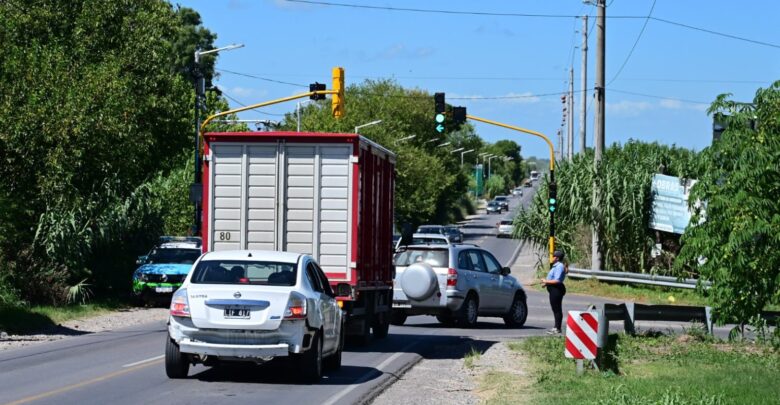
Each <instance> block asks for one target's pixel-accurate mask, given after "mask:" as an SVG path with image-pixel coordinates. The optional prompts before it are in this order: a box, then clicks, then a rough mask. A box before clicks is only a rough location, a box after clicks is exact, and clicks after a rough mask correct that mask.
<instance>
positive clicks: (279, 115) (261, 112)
mask: <svg viewBox="0 0 780 405" xmlns="http://www.w3.org/2000/svg"><path fill="white" fill-rule="evenodd" d="M219 91H221V92H222V95H223V96H225V98H227V99H228V100H230V101H232V102H234V103H236V104H238V105H240V106H241V107H247V106H248V104H246V103H243V102H241V101H239V100H236V99H235V98H233V97H231V96H230V95H229V94H227V93H226V92H225V90H223V89H222V88H220V89H219ZM249 111H254V112H256V113H260V114H264V115H270V116H274V117H284V116H285V115H286V114H276V113H269V112H265V111H262V110H258V109H256V108H253V109H251V110H249Z"/></svg>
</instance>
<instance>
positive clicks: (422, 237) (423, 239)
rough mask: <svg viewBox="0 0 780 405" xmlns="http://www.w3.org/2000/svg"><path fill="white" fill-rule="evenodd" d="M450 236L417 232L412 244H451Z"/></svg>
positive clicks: (413, 236)
mask: <svg viewBox="0 0 780 405" xmlns="http://www.w3.org/2000/svg"><path fill="white" fill-rule="evenodd" d="M450 243H451V241H450V238H448V237H447V236H446V235H442V234H440V233H415V234H414V235H412V243H411V245H449V244H450Z"/></svg>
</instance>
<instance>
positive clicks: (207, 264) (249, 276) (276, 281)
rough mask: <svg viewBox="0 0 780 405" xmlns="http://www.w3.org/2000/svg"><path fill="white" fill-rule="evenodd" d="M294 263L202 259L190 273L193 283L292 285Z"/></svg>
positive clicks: (295, 270)
mask: <svg viewBox="0 0 780 405" xmlns="http://www.w3.org/2000/svg"><path fill="white" fill-rule="evenodd" d="M296 273H297V265H296V264H294V263H277V262H250V261H239V260H202V261H201V262H200V263H198V265H197V266H196V267H195V270H194V272H193V273H192V279H190V282H191V283H194V284H259V285H277V286H294V285H295V280H296Z"/></svg>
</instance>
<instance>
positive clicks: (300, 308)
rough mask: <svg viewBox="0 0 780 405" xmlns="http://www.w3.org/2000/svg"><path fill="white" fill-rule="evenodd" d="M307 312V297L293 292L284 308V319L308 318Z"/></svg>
mask: <svg viewBox="0 0 780 405" xmlns="http://www.w3.org/2000/svg"><path fill="white" fill-rule="evenodd" d="M306 312H307V311H306V297H304V296H303V295H301V294H298V293H296V292H293V293H291V294H290V299H289V300H287V308H286V309H285V310H284V319H303V318H306Z"/></svg>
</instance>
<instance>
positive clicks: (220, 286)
mask: <svg viewBox="0 0 780 405" xmlns="http://www.w3.org/2000/svg"><path fill="white" fill-rule="evenodd" d="M334 297H335V295H334V293H333V291H332V290H331V287H330V284H329V282H328V279H327V277H326V276H325V274H324V273H323V271H322V269H320V267H319V265H318V264H317V263H316V262H315V260H314V259H313V258H312V257H311V256H309V255H305V254H298V253H289V252H271V251H257V250H235V251H218V252H210V253H206V254H205V255H203V256H201V258H200V259H199V260H198V261H197V262H195V264H193V268H192V270H190V273H189V274H188V276H187V278H186V279H185V281H184V283H183V284H182V286H181V288H179V289H178V290H177V291H176V293H174V295H173V299H172V300H171V307H170V317H169V320H168V338H167V340H166V347H165V372H166V374H167V375H168V377H170V378H185V377H187V374H188V372H189V366H190V364H196V363H203V364H205V365H207V366H210V365H216V364H219V362H222V361H248V362H254V363H258V364H261V363H264V362H267V361H270V360H271V359H273V358H275V357H283V356H284V357H290V359H289V360H291V361H293V362H295V364H293V366H294V369H295V370H296V374H297V375H298V376H299V377H300V378H301V379H302V380H303V381H304V382H308V383H312V382H316V381H318V380H319V379H320V377H322V371H323V368H327V369H338V368H339V367H340V366H341V353H342V350H343V347H344V319H343V314H342V311H341V308H340V307H339V305H338V302H337V301H336V299H335V298H334Z"/></svg>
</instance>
